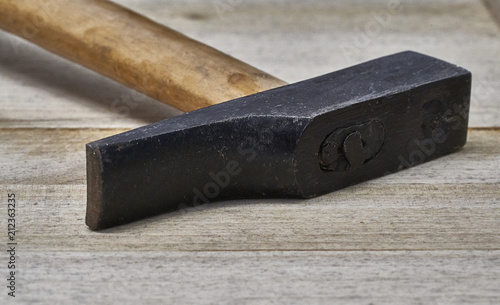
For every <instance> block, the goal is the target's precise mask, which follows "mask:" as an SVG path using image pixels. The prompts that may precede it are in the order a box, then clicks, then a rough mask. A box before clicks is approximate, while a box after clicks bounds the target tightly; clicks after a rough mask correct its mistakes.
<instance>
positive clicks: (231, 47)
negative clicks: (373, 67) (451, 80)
mask: <svg viewBox="0 0 500 305" xmlns="http://www.w3.org/2000/svg"><path fill="white" fill-rule="evenodd" d="M117 2H119V3H123V4H124V5H126V6H128V7H131V8H133V9H135V10H137V11H139V12H141V13H143V14H145V15H147V16H150V17H151V18H153V19H155V20H157V21H159V22H162V23H164V24H166V25H168V26H171V27H173V28H175V29H178V30H180V31H181V32H184V33H186V34H188V35H190V36H191V37H194V38H197V39H199V40H201V41H203V42H205V43H208V44H210V45H213V46H215V47H217V48H219V49H221V50H223V51H225V52H227V53H229V54H232V55H234V56H235V57H237V58H241V59H243V60H244V61H247V62H249V63H251V64H253V65H255V66H257V67H259V68H261V69H263V70H266V71H268V72H270V73H271V74H273V75H276V76H277V77H280V78H282V79H284V80H286V81H289V82H294V81H298V80H302V79H307V78H310V77H313V76H316V75H320V74H323V73H327V72H331V71H334V70H337V69H340V68H343V67H347V66H350V65H352V64H355V63H358V62H362V61H365V60H369V59H372V58H375V57H379V56H383V55H386V54H390V53H394V52H398V51H402V50H407V49H411V50H415V51H419V52H423V53H426V54H429V55H433V56H436V57H439V58H442V59H445V60H448V61H450V62H453V63H456V64H459V65H461V66H463V67H465V68H468V69H469V70H470V71H472V73H473V93H472V106H471V113H470V126H471V129H470V133H469V140H468V143H467V145H466V147H465V148H464V149H463V150H461V151H460V152H458V153H456V154H453V155H450V156H447V157H443V158H441V159H439V160H436V161H433V162H430V163H426V164H424V165H422V166H418V167H415V168H411V169H408V170H405V171H403V172H399V173H396V174H393V175H389V176H386V177H384V178H380V179H376V180H373V181H370V182H367V183H363V184H360V185H356V186H354V187H350V188H347V189H344V190H341V191H338V192H335V193H332V194H329V195H325V196H322V197H319V198H315V199H311V200H245V201H230V202H221V203H213V204H210V205H207V206H202V207H198V208H193V209H189V210H183V211H178V212H174V213H170V214H165V215H161V216H158V217H154V218H151V219H147V220H143V221H139V222H135V223H132V224H129V225H125V226H121V227H117V228H113V229H109V230H106V231H104V232H92V231H90V230H88V228H87V227H86V226H85V224H84V216H85V204H86V186H85V153H84V144H85V143H87V142H89V141H93V140H96V139H99V138H102V137H105V136H108V135H112V134H116V133H119V132H121V131H124V130H128V129H130V128H135V127H138V126H142V125H145V124H148V123H152V122H155V121H157V120H160V119H163V118H166V117H170V116H173V115H177V114H179V113H180V112H179V111H177V110H174V109H172V108H170V107H168V106H165V105H162V104H159V103H156V102H155V101H153V100H151V99H149V98H146V97H144V96H142V95H140V94H137V93H134V92H133V91H131V90H130V89H127V88H125V87H123V86H121V85H119V84H117V83H114V82H113V81H110V80H108V79H106V78H104V77H102V76H100V75H97V74H95V73H93V72H90V71H88V70H86V69H84V68H81V67H79V66H76V65H74V64H72V63H69V62H67V61H65V60H63V59H60V58H58V57H56V56H53V55H51V54H49V53H47V52H46V51H44V50H41V49H39V48H37V47H35V46H33V45H31V44H28V43H26V42H24V41H22V40H20V39H18V38H15V37H13V36H11V35H9V34H7V33H4V32H1V33H0V71H1V74H0V88H1V94H0V107H1V111H0V143H1V144H0V202H1V203H2V209H1V210H0V228H3V230H2V232H1V233H0V236H1V241H2V247H4V249H5V250H2V252H3V253H4V254H3V255H2V256H1V260H0V264H1V266H2V270H3V271H2V274H1V278H2V279H3V280H2V283H3V285H2V287H3V288H2V289H1V291H2V292H1V297H0V303H1V304H115V303H116V304H182V303H185V304H193V303H203V304H338V303H355V304H380V303H384V304H387V303H390V304H471V303H478V304H479V303H480V304H499V303H500V206H499V204H500V137H499V136H500V129H499V127H500V98H499V97H500V81H499V79H500V5H498V1H495V0H491V1H490V4H489V5H487V4H486V2H481V1H479V0H471V1H465V0H459V1H435V0H426V1H414V2H410V1H403V2H402V3H401V4H400V5H399V6H396V7H395V8H394V7H391V6H390V1H388V0H380V1H363V0H358V1H350V0H342V1H327V0H310V1H296V2H292V1H284V0H274V1H268V0H266V1H264V0H253V1H244V2H243V1H228V0H214V1H202V0H191V1H185V0H184V1H181V0H175V1H169V2H168V4H166V2H164V1H159V0H149V1H143V0H142V1H139V0H121V1H117ZM333 2H335V3H333ZM61 3H62V1H56V0H52V1H48V5H47V11H46V13H47V14H48V15H53V16H57V17H58V18H64V16H58V15H57V10H58V7H59V6H60V5H63V4H61ZM49 4H50V5H49ZM495 14H496V15H495ZM122 106H125V107H122ZM8 194H15V196H16V200H17V205H16V217H15V219H16V240H15V241H16V242H17V245H16V246H15V247H16V256H15V259H16V262H15V265H16V269H15V270H16V275H15V277H16V299H15V302H13V298H11V297H9V296H7V293H8V289H7V288H6V287H5V286H6V285H5V283H6V282H7V283H8V281H6V279H7V278H8V277H9V275H8V272H9V271H11V270H8V269H7V266H8V261H9V256H8V255H7V254H6V250H7V249H8V248H7V244H6V243H7V242H8V240H7V219H8V216H7V200H8ZM6 301H8V302H9V303H6Z"/></svg>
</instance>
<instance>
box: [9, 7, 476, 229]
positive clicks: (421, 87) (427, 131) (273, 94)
mask: <svg viewBox="0 0 500 305" xmlns="http://www.w3.org/2000/svg"><path fill="white" fill-rule="evenodd" d="M0 27H1V28H2V29H4V30H7V31H10V32H12V33H14V34H17V35H19V36H21V37H24V38H25V39H27V40H29V41H31V42H34V43H36V44H38V45H39V46H41V47H43V48H45V49H47V50H49V51H52V52H54V53H56V54H59V55H61V56H63V57H66V58H68V59H70V60H72V61H74V62H77V63H79V64H81V65H83V66H85V67H88V68H90V69H92V70H95V71H97V72H99V73H101V74H103V75H105V76H108V77H110V78H112V79H114V80H116V81H118V82H120V83H122V84H125V85H127V86H129V87H131V88H133V89H135V90H138V91H140V92H142V93H144V94H146V95H148V96H151V97H153V98H155V99H157V100H159V101H162V102H164V103H167V104H170V105H172V106H174V107H176V108H179V109H181V110H183V111H190V112H188V113H185V114H183V115H180V116H177V117H173V118H169V119H166V120H163V121H160V122H157V123H154V124H151V125H148V126H144V127H141V128H137V129H134V130H130V131H128V132H124V133H121V134H118V135H115V136H111V137H108V138H105V139H101V140H98V141H95V142H92V143H89V144H87V145H86V151H87V152H86V154H87V215H86V224H87V225H88V226H89V228H90V229H92V230H101V229H105V228H109V227H112V226H116V225H121V224H125V223H128V222H131V221H134V220H138V219H141V218H144V217H149V216H152V215H156V214H159V213H163V212H167V211H171V210H176V209H179V208H182V207H184V206H196V205H199V204H206V203H209V202H212V201H214V200H228V199H242V198H277V197H282V198H311V197H314V196H319V195H323V194H326V193H329V192H332V191H334V190H338V189H341V188H344V187H347V186H350V185H353V184H356V183H360V182H363V181H366V180H369V179H373V178H376V177H380V176H383V175H386V174H389V173H393V172H396V171H399V170H402V169H405V168H408V167H411V166H414V165H417V164H420V163H423V162H426V161H429V160H433V159H436V158H438V157H440V156H443V155H446V154H449V153H452V152H455V151H457V150H458V149H460V148H461V147H462V146H463V145H465V142H466V138H467V125H468V113H469V104H470V89H471V74H470V72H468V71H467V70H465V69H463V68H460V67H457V66H455V65H453V64H450V63H447V62H445V61H442V60H439V59H436V58H432V57H429V56H426V55H422V54H419V53H416V52H411V51H406V52H402V53H397V54H394V55H390V56H386V57H382V58H378V59H375V60H371V61H368V62H365V63H362V64H359V65H356V66H353V67H350V68H346V69H343V70H340V71H337V72H333V73H330V74H326V75H323V76H319V77H315V78H312V79H309V80H305V81H302V82H299V83H295V84H290V85H287V84H286V83H285V82H283V81H281V80H279V79H277V78H275V77H273V76H271V75H269V74H267V73H265V72H263V71H260V70H258V69H256V68H254V67H252V66H250V65H248V64H246V63H243V62H241V61H239V60H237V59H235V58H233V57H231V56H228V55H226V54H224V53H222V52H219V51H217V50H215V49H213V48H211V47H209V46H206V45H204V44H202V43H200V42H197V41H194V40H192V39H190V38H188V37H186V36H184V35H182V34H180V33H178V32H176V31H174V30H172V29H169V28H167V27H165V26H163V25H160V24H158V23H156V22H154V21H151V20H150V19H147V18H146V17H144V16H141V15H139V14H137V13H135V12H133V11H130V10H128V9H126V8H124V7H122V6H119V5H117V4H114V3H112V2H109V1H104V0H71V1H55V0H54V1H51V2H50V1H49V2H46V1H35V0H32V1H29V0H16V1H9V0H0Z"/></svg>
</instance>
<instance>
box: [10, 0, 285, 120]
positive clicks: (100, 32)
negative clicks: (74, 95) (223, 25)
mask: <svg viewBox="0 0 500 305" xmlns="http://www.w3.org/2000/svg"><path fill="white" fill-rule="evenodd" d="M0 28H2V29H4V30H6V31H9V32H12V33H14V34H16V35H19V36H20V37H22V38H24V39H27V40H29V41H31V42H34V43H36V44H38V45H40V46H41V47H43V48H45V49H47V50H49V51H51V52H54V53H55V54H58V55H61V56H63V57H65V58H68V59H70V60H72V61H74V62H76V63H79V64H81V65H83V66H85V67H88V68H90V69H92V70H94V71H97V72H99V73H101V74H103V75H105V76H108V77H110V78H112V79H115V80H117V81H118V82H121V83H123V84H125V85H127V86H129V87H130V88H133V89H135V90H137V91H140V92H142V93H144V94H146V95H148V96H151V97H153V98H155V99H157V100H159V101H162V102H164V103H167V104H169V105H172V106H174V107H176V108H179V109H181V110H183V111H192V110H196V109H199V108H203V107H207V106H211V105H215V104H218V103H222V102H224V101H227V100H231V99H235V98H238V97H242V96H245V95H249V94H253V93H257V92H260V91H265V90H269V89H272V88H275V87H279V86H282V85H285V84H286V83H285V82H283V81H281V80H279V79H277V78H275V77H273V76H271V75H269V74H266V73H264V72H262V71H260V70H258V69H256V68H253V67H251V66H250V65H248V64H246V63H243V62H241V61H239V60H237V59H235V58H233V57H231V56H229V55H226V54H223V53H222V52H220V51H217V50H215V49H213V48H211V47H209V46H207V45H204V44H202V43H199V42H196V41H194V40H192V39H190V38H188V37H186V36H184V35H183V34H181V33H179V32H176V31H174V30H172V29H169V28H167V27H165V26H163V25H161V24H159V23H155V22H153V21H151V20H150V19H147V18H146V17H144V16H141V15H139V14H137V13H135V12H133V11H131V10H128V9H126V8H124V7H122V6H119V5H117V4H115V3H113V2H110V1H106V0H73V1H65V2H58V1H52V2H51V3H48V2H46V1H45V2H41V1H32V0H20V1H14V2H13V1H8V0H5V1H0Z"/></svg>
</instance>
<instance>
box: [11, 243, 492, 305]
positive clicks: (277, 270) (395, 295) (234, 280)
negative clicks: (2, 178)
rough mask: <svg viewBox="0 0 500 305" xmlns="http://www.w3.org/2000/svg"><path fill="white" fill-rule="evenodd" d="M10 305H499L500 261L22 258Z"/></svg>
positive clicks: (370, 256) (335, 256)
mask: <svg viewBox="0 0 500 305" xmlns="http://www.w3.org/2000/svg"><path fill="white" fill-rule="evenodd" d="M22 263H23V267H22V268H23V269H22V270H21V272H20V276H19V287H20V289H19V294H18V296H19V297H18V298H16V304H17V303H18V302H19V304H36V303H42V304H46V303H50V304H498V302H499V301H500V290H499V289H498V286H499V284H500V282H499V278H500V269H499V268H498V266H499V264H500V251H433V252H427V251H421V252H415V251H412V252H408V251H400V252H370V251H368V252H365V251H362V252H359V251H354V252H321V251H320V252H309V251H308V252H195V253H193V252H178V253H171V252H131V251H127V252H106V253H91V252H83V253H78V252H76V253H67V252H62V253H61V252H43V253H24V254H22Z"/></svg>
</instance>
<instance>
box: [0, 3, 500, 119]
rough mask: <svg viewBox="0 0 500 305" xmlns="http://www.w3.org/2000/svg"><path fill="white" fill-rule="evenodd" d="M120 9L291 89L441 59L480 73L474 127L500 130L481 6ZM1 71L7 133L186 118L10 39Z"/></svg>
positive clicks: (494, 61)
mask: <svg viewBox="0 0 500 305" xmlns="http://www.w3.org/2000/svg"><path fill="white" fill-rule="evenodd" d="M117 2H118V3H121V4H124V5H126V6H129V7H131V8H132V9H135V10H137V11H139V12H141V13H143V14H145V15H147V16H150V17H151V18H153V19H154V20H156V21H159V22H161V23H164V24H166V25H168V26H171V27H173V28H175V29H178V30H180V31H181V32H184V33H186V34H188V35H190V36H192V37H193V38H196V39H199V40H201V41H203V42H206V43H208V44H210V45H213V46H215V47H216V48H219V49H221V50H222V51H225V52H227V53H229V54H231V55H234V56H235V57H237V58H241V59H242V60H244V61H246V62H249V63H251V64H253V65H255V66H257V67H258V68H261V69H263V70H266V71H268V72H270V73H271V74H274V75H276V76H277V77H280V78H282V79H284V80H286V81H289V82H294V81H298V80H302V79H307V78H310V77H313V76H317V75H320V74H324V73H327V72H331V71H334V70H337V69H340V68H343V67H346V66H349V65H352V64H355V63H358V62H362V61H365V60H368V59H373V58H375V57H378V56H383V55H387V54H390V53H395V52H398V51H403V50H407V49H412V50H416V51H420V52H423V53H427V54H429V55H433V56H437V57H440V58H443V59H446V60H448V61H450V62H454V63H457V64H459V65H461V66H463V67H466V68H468V69H470V70H471V71H472V73H473V75H474V81H473V98H472V109H471V117H470V123H471V126H483V127H489V126H499V122H500V106H499V105H500V103H499V101H498V96H500V83H499V82H498V79H500V64H499V57H498V54H499V53H500V39H499V38H500V29H499V28H498V27H497V26H496V24H495V22H494V21H493V20H492V18H491V15H490V14H489V12H488V10H487V9H486V7H485V6H484V5H483V4H482V2H481V1H480V0H473V1H470V0H460V1H418V2H410V1H402V4H401V6H400V8H401V9H400V10H397V11H394V13H393V14H391V13H390V11H389V8H388V6H387V5H388V3H390V2H389V1H386V0H378V1H370V2H366V1H354V2H353V1H324V0H314V1H301V2H294V3H288V2H285V1H282V0H275V1H261V0H258V1H257V0H253V1H244V2H241V3H240V2H239V1H230V3H232V4H233V6H229V9H227V10H224V11H221V10H220V9H217V5H215V4H216V3H226V5H228V4H227V3H229V2H227V1H225V0H221V1H199V0H197V1H190V2H189V3H188V4H187V3H186V2H185V1H180V0H179V1H169V4H168V5H165V4H164V2H162V1H156V0H151V1H135V0H121V1H117ZM235 3H240V4H238V5H235ZM226 7H227V6H226ZM56 8H57V7H56ZM56 12H57V10H56ZM377 14H382V15H383V16H387V21H386V22H384V21H377V20H380V18H379V17H375V16H379V15H377ZM384 14H385V15H384ZM382 15H380V16H382ZM257 20H258V22H257ZM370 26H371V27H373V29H371V28H370ZM366 28H368V31H367V30H366ZM370 29H371V30H370ZM256 42H258V44H256ZM0 69H1V70H2V73H1V74H0V88H2V94H1V95H0V100H1V102H2V104H4V105H5V106H4V107H5V109H7V110H8V111H6V112H4V113H2V114H0V127H33V126H37V127H125V128H129V127H130V128H132V127H137V126H139V125H143V124H146V123H150V122H153V121H156V120H159V119H161V118H165V117H169V116H172V115H174V114H178V113H179V112H176V111H174V110H173V109H171V108H169V107H167V106H163V105H160V104H158V105H155V102H154V101H152V100H150V99H148V98H146V97H144V96H142V95H138V94H134V93H133V92H132V91H130V90H129V89H127V88H125V87H123V86H120V85H118V84H116V83H113V82H112V81H109V80H106V79H105V78H104V77H101V76H98V75H96V74H95V73H92V72H89V71H87V70H85V69H83V68H79V67H77V66H76V65H74V64H71V63H68V62H66V61H64V60H61V59H58V58H57V57H56V56H53V55H49V54H47V53H46V52H45V51H42V50H40V49H38V48H36V47H34V46H32V45H28V44H27V43H25V42H23V41H20V40H19V39H16V38H13V37H12V36H11V35H8V34H6V33H3V32H2V33H0ZM123 114H125V115H123Z"/></svg>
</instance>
